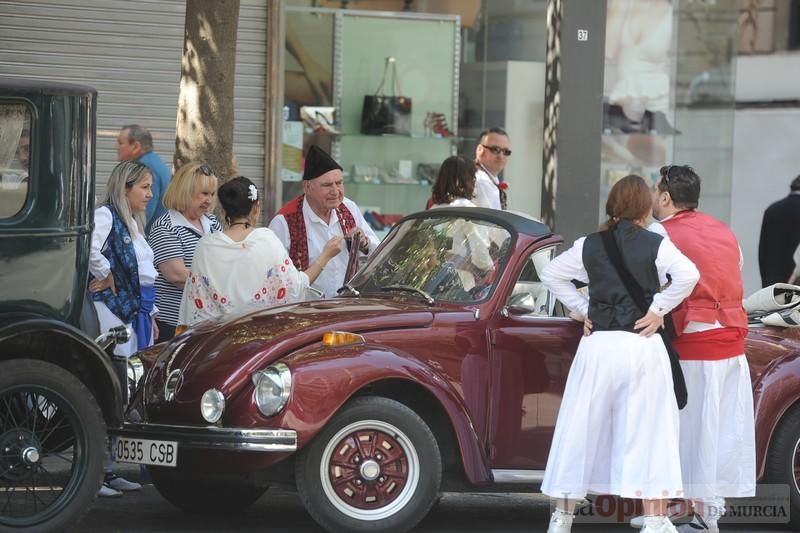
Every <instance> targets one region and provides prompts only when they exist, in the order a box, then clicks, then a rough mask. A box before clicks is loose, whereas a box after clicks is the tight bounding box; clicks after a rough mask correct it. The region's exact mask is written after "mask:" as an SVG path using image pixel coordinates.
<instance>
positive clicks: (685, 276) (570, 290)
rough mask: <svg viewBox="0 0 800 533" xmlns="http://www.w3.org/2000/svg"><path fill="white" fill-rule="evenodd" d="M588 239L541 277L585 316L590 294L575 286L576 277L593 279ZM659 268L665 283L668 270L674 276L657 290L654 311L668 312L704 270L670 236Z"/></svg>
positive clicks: (555, 261) (662, 248)
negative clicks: (586, 260) (588, 264)
mask: <svg viewBox="0 0 800 533" xmlns="http://www.w3.org/2000/svg"><path fill="white" fill-rule="evenodd" d="M585 241H586V237H581V238H579V239H578V240H576V241H575V244H573V245H572V248H570V249H569V250H566V251H565V252H564V253H562V254H561V255H559V256H558V257H556V258H555V259H553V260H552V261H551V262H550V264H549V265H547V267H545V269H544V271H543V272H542V273H541V275H540V278H541V280H542V281H543V282H544V284H545V285H546V286H547V288H548V289H550V292H552V293H553V295H554V296H555V297H556V298H558V299H559V300H560V301H561V303H563V304H564V305H566V306H567V307H568V308H569V309H570V310H572V311H576V312H578V313H581V314H582V315H583V316H586V314H587V313H588V312H589V298H588V297H586V296H585V295H584V294H581V293H580V292H579V291H578V289H576V288H575V285H574V284H573V283H572V280H573V279H574V280H578V281H582V282H584V283H589V274H588V273H587V272H586V268H585V267H584V266H583V243H584V242H585ZM656 270H657V271H658V279H659V282H660V283H661V285H662V286H664V285H665V284H666V283H667V274H669V275H670V277H671V278H672V282H671V283H670V284H669V286H668V287H667V288H666V289H664V290H662V291H661V292H659V293H656V294H655V295H654V296H653V302H652V304H650V311H652V312H654V313H655V314H657V315H658V316H664V315H665V314H667V313H669V312H670V311H672V309H673V308H675V307H676V306H677V305H678V304H679V303H681V302H682V301H683V299H684V298H686V297H687V296H689V294H691V292H692V290H693V289H694V286H695V285H696V284H697V281H698V280H699V279H700V273H699V272H698V271H697V267H696V266H694V263H692V262H691V261H689V259H688V258H687V257H686V256H685V255H683V254H682V253H681V252H680V251H678V249H677V248H676V247H675V245H674V244H673V243H672V241H671V240H669V239H668V238H664V239H662V240H661V244H660V245H659V247H658V253H657V255H656Z"/></svg>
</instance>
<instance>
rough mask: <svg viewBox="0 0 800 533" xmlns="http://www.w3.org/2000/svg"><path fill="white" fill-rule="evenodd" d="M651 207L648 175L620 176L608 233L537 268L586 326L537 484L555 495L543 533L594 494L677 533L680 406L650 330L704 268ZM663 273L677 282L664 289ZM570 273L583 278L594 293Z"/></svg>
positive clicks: (566, 526)
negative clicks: (659, 224)
mask: <svg viewBox="0 0 800 533" xmlns="http://www.w3.org/2000/svg"><path fill="white" fill-rule="evenodd" d="M652 203H653V201H652V196H651V192H650V188H649V187H648V186H647V184H646V183H645V181H644V180H643V179H642V178H641V177H639V176H635V175H630V176H626V177H624V178H622V179H621V180H620V181H619V182H617V183H616V184H615V185H614V187H612V189H611V192H610V193H609V196H608V202H607V203H606V214H607V215H608V222H607V223H606V225H605V226H604V228H603V231H600V232H597V233H592V234H591V235H589V236H587V237H581V238H579V239H578V240H576V241H575V244H574V245H573V246H572V248H570V249H569V250H566V251H565V252H564V253H562V254H561V255H559V256H558V257H556V258H555V259H553V261H552V262H551V263H550V264H549V265H548V266H547V267H545V269H544V271H543V272H542V274H541V280H542V281H543V282H544V284H545V285H546V286H547V288H548V289H549V290H550V291H551V292H552V293H553V294H554V295H555V297H556V298H558V299H559V300H560V301H561V302H562V303H563V304H564V305H565V306H567V307H568V308H569V309H570V310H571V311H572V314H571V315H570V316H571V317H572V318H573V319H575V320H578V321H580V322H583V323H584V337H583V338H582V339H581V342H580V344H579V345H578V351H577V353H576V354H575V358H574V360H573V362H572V367H571V368H570V370H569V375H568V377H567V384H566V388H565V390H564V395H563V397H562V401H561V407H560V410H559V412H558V420H557V422H556V428H555V433H554V435H553V441H552V444H551V446H550V456H549V458H548V460H547V469H546V470H545V475H544V481H543V483H542V492H543V493H545V494H547V495H548V496H551V497H552V498H554V499H556V510H555V512H554V513H553V515H552V517H551V520H550V526H549V528H548V530H547V531H548V533H568V532H569V531H570V530H571V527H572V520H573V512H574V510H575V505H576V503H577V501H578V500H581V499H583V498H584V497H585V496H586V494H587V493H588V492H592V493H599V494H612V495H618V496H621V497H623V498H641V499H643V500H644V506H645V515H646V516H645V520H644V527H642V531H643V532H646V533H676V530H675V527H674V526H673V525H672V523H671V522H670V521H669V519H668V518H667V517H666V516H665V514H666V504H667V502H668V500H667V499H665V498H676V497H680V496H681V495H682V493H683V492H682V491H683V484H682V480H681V465H680V457H679V451H678V450H679V448H678V401H677V399H676V395H675V392H674V391H673V382H672V371H671V367H670V361H669V355H668V354H667V351H666V348H665V346H664V343H663V341H662V339H661V336H660V335H654V333H656V332H657V331H658V330H659V329H660V328H661V327H663V325H664V315H665V314H666V313H668V312H669V311H670V310H672V309H673V308H674V307H675V306H677V305H678V304H679V303H680V302H681V301H682V300H683V299H684V298H685V297H686V296H688V295H689V294H690V293H691V292H692V289H693V288H694V286H695V284H696V283H697V280H698V279H699V278H700V274H699V273H698V271H697V268H696V267H695V266H694V264H693V263H692V262H691V261H689V260H688V259H687V258H686V257H685V256H684V255H683V254H681V253H680V252H679V251H678V249H677V248H676V247H675V245H673V244H672V242H671V241H670V240H669V239H665V238H663V237H662V236H661V235H658V234H657V233H653V232H650V231H648V230H646V229H645V227H646V224H647V220H648V218H649V217H650V213H651V209H652ZM613 243H615V244H613ZM617 252H618V253H617ZM618 255H619V256H621V258H622V260H621V263H622V264H624V265H625V267H626V270H627V271H629V272H630V275H631V277H632V278H633V279H634V280H635V283H637V284H638V285H640V286H641V287H642V289H643V291H642V292H643V293H644V295H645V296H644V298H643V299H645V300H647V301H648V302H647V303H649V306H650V307H649V309H648V310H647V312H646V313H645V312H644V311H643V310H641V308H640V307H639V306H638V305H637V300H636V298H637V296H635V295H631V294H630V293H629V292H628V290H627V286H626V283H625V281H623V280H625V279H626V278H627V276H625V272H624V271H623V270H622V269H619V270H618V269H617V267H616V266H615V263H614V261H615V258H616V257H617V256H618ZM667 275H669V276H670V278H671V280H672V282H671V283H670V284H669V286H667V288H665V289H664V290H661V287H663V286H665V285H666V282H667ZM572 280H578V281H581V282H584V283H588V285H589V293H588V298H587V297H586V296H584V295H583V294H581V293H580V292H578V290H577V289H576V288H575V285H574V284H573V282H572ZM628 286H631V287H633V285H632V284H629V285H628Z"/></svg>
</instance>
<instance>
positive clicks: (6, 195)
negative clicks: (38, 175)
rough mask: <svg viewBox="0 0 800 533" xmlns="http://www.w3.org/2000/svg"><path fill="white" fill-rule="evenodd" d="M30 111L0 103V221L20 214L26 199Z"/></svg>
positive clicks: (16, 105)
mask: <svg viewBox="0 0 800 533" xmlns="http://www.w3.org/2000/svg"><path fill="white" fill-rule="evenodd" d="M30 126H31V113H30V109H29V108H28V107H27V106H26V105H24V104H19V103H2V102H0V219H4V218H10V217H13V216H14V215H16V214H17V213H19V212H20V210H21V209H22V207H23V206H24V205H25V200H26V198H27V197H28V185H29V174H30V141H31V130H30Z"/></svg>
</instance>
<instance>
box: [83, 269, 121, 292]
mask: <svg viewBox="0 0 800 533" xmlns="http://www.w3.org/2000/svg"><path fill="white" fill-rule="evenodd" d="M105 289H111V292H112V293H113V294H114V295H116V294H117V287H116V286H114V274H112V273H111V272H109V273H108V276H106V277H104V278H103V279H97V278H95V279H93V280H92V282H91V283H89V290H90V291H92V292H100V291H102V290H105Z"/></svg>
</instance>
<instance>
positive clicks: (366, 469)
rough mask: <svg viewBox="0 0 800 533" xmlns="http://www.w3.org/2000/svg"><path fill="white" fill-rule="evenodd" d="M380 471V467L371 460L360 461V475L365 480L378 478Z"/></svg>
mask: <svg viewBox="0 0 800 533" xmlns="http://www.w3.org/2000/svg"><path fill="white" fill-rule="evenodd" d="M380 473H381V467H380V465H379V464H378V463H376V462H375V461H373V460H369V461H364V462H363V463H361V477H363V478H364V479H365V480H366V481H374V480H376V479H378V476H379V475H380Z"/></svg>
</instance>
